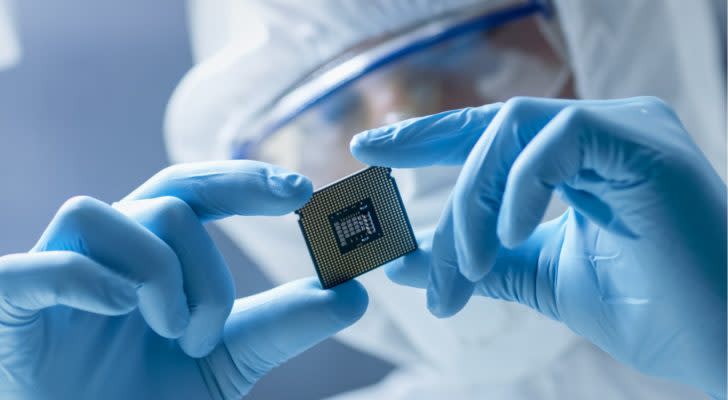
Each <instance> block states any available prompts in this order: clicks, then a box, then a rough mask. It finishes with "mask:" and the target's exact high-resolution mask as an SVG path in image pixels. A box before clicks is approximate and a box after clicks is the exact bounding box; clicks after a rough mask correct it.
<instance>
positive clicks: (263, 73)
mask: <svg viewBox="0 0 728 400" xmlns="http://www.w3.org/2000/svg"><path fill="white" fill-rule="evenodd" d="M721 7H724V3H719V2H712V3H711V2H707V1H706V2H701V3H695V4H689V5H688V4H682V3H679V2H673V3H667V2H664V3H663V2H656V1H654V2H641V3H634V4H630V6H629V7H624V6H622V7H619V8H616V7H614V6H612V5H608V4H603V5H598V4H596V3H583V2H575V1H574V2H570V1H566V0H562V1H555V2H553V7H551V5H550V4H545V3H542V2H529V1H525V2H523V1H472V0H471V1H466V0H463V1H438V2H411V1H389V2H366V3H365V2H356V1H325V0H321V1H317V2H315V4H312V3H307V4H306V5H302V4H298V3H296V2H294V1H279V2H264V1H252V0H251V1H248V2H244V3H243V2H240V3H238V2H226V3H215V4H213V3H211V2H191V3H190V10H191V13H190V15H191V26H192V31H193V45H194V48H195V53H196V55H197V57H198V60H199V64H198V65H197V66H196V67H195V68H194V69H193V70H192V71H190V73H189V74H188V76H187V77H185V79H184V80H183V81H182V82H181V84H180V86H179V88H178V89H177V91H176V92H175V94H174V95H173V97H172V99H171V101H170V105H169V109H168V113H167V123H166V134H167V139H168V143H169V149H170V155H171V157H172V159H173V160H174V161H175V162H186V163H190V164H185V165H180V166H176V167H172V168H170V169H167V170H165V171H163V172H161V173H160V174H158V175H156V176H154V177H152V178H151V179H150V180H149V181H148V182H147V183H145V184H144V185H142V186H141V187H140V188H138V189H137V190H135V191H133V192H132V193H131V194H130V195H128V196H127V197H125V198H124V199H122V200H121V201H119V202H118V203H115V204H113V205H112V206H108V205H106V204H103V203H101V202H98V201H96V200H94V199H90V198H77V199H73V200H71V201H69V202H68V203H67V204H66V205H65V206H64V207H63V208H62V209H61V210H60V211H59V213H58V215H57V216H56V217H55V218H54V220H53V221H52V222H51V224H50V225H49V227H48V229H47V230H46V232H45V233H44V234H43V236H42V237H41V239H40V240H39V242H38V244H37V245H36V246H35V247H34V249H33V251H31V252H30V253H28V254H18V255H11V256H5V257H3V258H2V259H0V261H1V263H2V265H1V267H2V268H1V269H2V272H3V279H2V284H1V285H0V291H2V293H3V303H2V304H1V305H2V307H0V311H2V313H0V318H1V319H2V322H3V327H2V329H1V330H0V343H2V346H0V350H1V351H2V353H0V359H1V360H2V365H3V368H4V371H6V375H5V382H4V383H3V385H2V388H3V390H4V391H6V392H7V393H12V394H14V395H15V396H16V397H31V398H33V397H37V398H44V397H52V396H54V395H55V396H60V397H74V398H78V397H81V398H83V397H88V398H94V397H99V396H101V395H103V396H104V397H111V398H129V397H139V396H141V397H144V396H148V397H153V398H175V397H176V398H179V397H182V398H197V397H203V398H204V397H212V398H234V397H236V396H240V395H243V394H245V393H246V392H247V391H248V390H249V389H250V387H251V385H252V384H253V383H254V382H255V381H256V380H257V379H258V378H259V377H260V376H262V375H263V374H264V373H265V372H267V371H268V370H270V369H271V368H273V367H275V366H276V365H278V364H279V363H281V362H283V361H285V360H286V359H288V358H290V357H292V356H294V355H295V354H297V353H299V352H301V351H303V350H305V349H306V348H308V347H310V346H312V345H314V344H315V343H317V342H319V341H320V340H322V339H324V338H325V337H328V336H329V335H332V334H334V333H335V332H338V331H339V330H341V329H343V328H345V327H346V326H348V325H350V324H351V323H353V322H355V321H356V320H357V319H358V318H359V317H360V316H361V315H362V314H363V312H364V309H365V308H366V306H367V295H366V293H365V292H364V291H363V289H362V288H361V286H359V285H358V284H356V283H355V282H351V283H348V284H346V285H342V286H340V287H338V288H336V289H334V290H331V291H322V290H320V289H319V288H318V287H317V285H316V284H315V283H314V282H311V281H310V280H309V281H306V280H302V281H297V282H295V283H290V284H287V285H284V286H282V287H280V288H277V289H274V290H273V291H270V292H267V293H264V294H261V295H258V296H253V297H251V298H247V299H240V300H238V301H237V302H236V304H235V307H233V299H232V294H231V288H230V277H229V276H228V275H227V274H228V272H227V270H226V268H225V266H224V263H222V262H221V260H220V257H219V255H217V253H216V249H215V247H214V245H212V243H211V242H210V241H209V239H208V238H207V237H206V236H205V234H204V231H203V230H201V228H200V227H201V225H200V224H201V223H203V222H206V221H210V220H218V219H221V218H224V217H229V216H233V215H246V218H226V219H224V220H221V222H220V226H222V228H223V229H224V230H225V231H227V232H228V233H229V234H230V237H231V238H232V239H233V240H234V241H236V243H238V245H239V246H240V247H241V248H242V249H243V250H244V251H245V252H246V253H247V254H250V256H251V257H253V258H254V259H255V261H256V262H257V263H258V264H259V265H260V266H261V268H263V269H264V271H266V272H267V273H268V274H270V276H271V277H272V278H274V279H275V280H277V281H280V282H288V281H291V280H293V279H296V278H299V277H302V276H308V275H310V274H311V271H312V267H311V266H310V265H308V266H306V265H302V263H301V260H306V259H308V258H307V256H306V250H305V244H304V243H303V241H302V238H301V237H300V235H299V233H298V232H297V227H296V223H295V220H292V218H294V217H292V216H290V215H284V216H283V217H279V218H275V219H272V218H270V217H271V216H273V215H280V214H286V213H287V212H289V211H292V210H293V209H295V208H297V207H299V206H300V205H302V204H303V203H304V202H305V201H306V199H307V198H308V196H310V193H311V190H312V188H313V187H320V186H322V185H324V184H326V183H328V182H329V181H331V180H333V179H336V178H339V177H341V176H344V175H346V174H348V173H350V172H353V171H355V170H356V169H358V168H361V167H362V166H363V164H361V163H359V162H357V161H356V160H355V159H354V158H352V157H351V156H350V154H349V143H350V141H351V139H352V137H353V135H354V134H355V133H356V132H359V131H362V130H366V129H371V128H375V127H377V126H379V125H382V124H386V123H393V122H396V121H399V120H402V119H405V118H409V117H415V116H419V115H424V114H429V113H435V112H439V111H444V110H446V109H451V108H456V107H463V106H467V105H480V104H486V103H492V102H498V101H505V100H507V99H510V98H512V97H514V96H524V95H528V96H539V97H575V98H579V99H589V98H599V99H606V98H615V97H626V96H632V95H646V94H649V95H659V96H660V97H662V98H664V99H666V100H667V101H668V102H669V103H671V104H672V105H673V106H674V107H675V109H676V110H677V112H678V114H679V115H680V118H681V119H682V120H683V121H684V122H685V125H686V127H687V130H688V131H689V132H693V134H694V139H695V141H696V142H697V143H698V144H699V145H700V146H701V147H702V148H703V151H704V152H705V154H706V155H707V157H708V158H709V159H710V161H711V162H712V163H713V166H714V168H715V169H717V170H719V171H721V173H722V171H723V168H724V162H725V161H724V158H725V155H724V146H723V145H724V137H723V136H721V135H723V134H724V132H725V126H724V123H725V121H724V119H723V113H724V110H725V95H724V93H723V92H722V90H721V89H720V88H722V87H723V86H724V84H725V57H724V54H723V51H724V48H725V46H724V42H723V40H724V29H725V27H724V25H720V24H721V23H722V22H721V20H719V19H717V18H716V17H715V16H716V15H720V14H717V13H716V12H715V11H716V10H720V8H721ZM222 21H225V22H227V23H222ZM686 21H692V22H691V23H690V24H689V26H690V28H691V29H688V30H685V29H683V27H684V26H683V24H686V23H688V22H686ZM695 21H700V23H695ZM721 29H723V31H721ZM9 48H10V49H11V50H12V46H10V47H9ZM643 49H649V51H643ZM9 54H11V56H10V57H8V58H9V59H12V51H10V52H9ZM648 105H654V104H652V103H650V104H648ZM658 108H659V107H658ZM483 110H486V111H487V110H488V109H487V108H485V109H483ZM476 114H477V113H476ZM463 115H465V116H466V117H467V115H468V114H467V113H465V114H463ZM410 121H414V122H412V123H413V124H419V121H421V120H410ZM457 122H459V123H463V122H464V121H462V120H459V121H457ZM406 124H407V123H405V127H404V128H406ZM480 128H481V129H482V127H480ZM394 129H395V131H398V130H399V129H402V126H399V125H397V126H396V127H395V128H394ZM403 136H406V135H403ZM470 138H471V140H475V139H473V136H470ZM357 140H359V141H361V139H357ZM356 143H357V142H356V141H355V144H356ZM470 144H472V143H470ZM355 148H356V146H355ZM461 150H462V149H461ZM403 155H406V154H403ZM230 158H236V159H240V158H243V159H257V160H260V161H265V162H270V163H274V164H279V165H283V166H284V167H286V168H288V169H283V168H280V167H273V166H271V165H270V164H266V163H260V162H255V161H221V160H229V159H230ZM403 159H407V157H403ZM706 165H707V164H706ZM291 170H293V171H298V172H301V173H302V174H303V175H306V176H308V177H310V178H311V181H312V182H313V185H312V182H311V181H309V179H308V178H306V177H305V176H302V175H299V174H298V173H295V172H291ZM398 173H399V174H400V175H399V177H398V180H399V182H400V184H401V187H402V194H403V197H404V202H405V204H406V205H407V208H408V210H409V213H410V216H411V219H412V222H413V225H414V226H415V228H416V229H417V230H418V231H420V232H423V231H427V230H431V229H432V228H433V227H434V226H435V225H437V223H438V219H439V217H440V214H441V213H442V210H443V209H445V207H446V201H447V198H448V196H449V195H450V192H451V191H452V190H453V187H454V185H455V181H456V179H458V176H459V174H460V170H459V168H457V167H430V168H425V169H407V170H403V171H399V172H398ZM723 191H724V189H723ZM561 211H563V205H559V204H555V205H553V206H552V210H551V211H549V212H548V213H547V216H554V215H557V214H558V213H560V212H561ZM254 215H260V217H255V216H254ZM466 239H467V238H466ZM149 265H153V266H155V268H151V269H145V268H141V267H142V266H149ZM723 279H725V275H723ZM361 281H362V283H364V285H365V286H366V287H367V288H368V289H369V292H370V293H371V301H370V304H369V312H368V313H367V314H366V315H365V316H364V317H363V318H362V319H361V320H360V322H359V324H358V325H357V327H356V328H355V329H350V330H346V331H343V332H342V333H341V334H340V335H339V336H338V337H339V339H340V340H342V341H344V342H346V343H348V344H351V345H352V346H354V347H356V348H359V349H362V350H364V351H366V352H369V353H371V354H374V355H376V356H378V357H382V358H384V359H387V360H389V361H391V362H393V363H395V364H397V365H398V369H397V370H396V371H395V372H394V373H392V374H391V375H390V376H388V377H387V378H386V379H385V380H384V381H382V382H381V383H379V384H377V385H374V386H372V387H368V388H365V389H362V390H359V391H357V392H352V393H346V394H342V395H340V396H337V398H341V399H349V398H350V399H356V398H380V397H381V398H392V399H410V398H418V399H419V398H449V397H456V398H463V399H467V398H482V397H493V398H532V397H538V398H583V397H594V396H595V394H596V395H597V396H599V397H603V398H631V397H635V398H700V397H701V396H702V394H701V392H700V391H697V390H696V389H694V388H688V387H685V386H682V385H679V384H675V383H670V382H666V381H663V380H659V379H656V378H650V377H647V376H645V375H641V374H640V373H638V372H636V371H634V370H632V369H630V367H628V366H625V365H623V364H620V363H618V362H617V361H615V360H613V359H612V358H611V357H610V356H608V355H606V354H605V353H603V352H602V351H601V350H599V349H598V348H597V347H595V346H594V345H592V344H590V343H589V342H588V341H586V340H584V339H581V338H579V337H578V336H576V335H574V334H573V333H571V332H570V331H569V330H568V329H567V328H565V327H564V326H562V325H560V324H558V323H557V322H555V321H552V320H549V319H547V318H545V317H543V316H541V315H539V314H537V313H534V312H532V311H531V310H528V309H527V308H525V307H522V306H520V305H517V304H513V303H507V302H500V301H497V300H494V299H488V298H485V297H476V298H473V299H472V300H470V301H469V304H468V305H467V307H465V308H464V309H463V310H462V312H460V313H458V314H457V315H455V316H454V317H452V318H449V319H436V318H434V317H433V316H432V315H430V314H429V313H428V311H427V310H426V309H425V308H424V307H422V292H420V291H415V290H412V289H409V288H406V287H400V286H397V285H396V284H394V283H392V282H390V281H389V280H388V279H387V277H386V276H385V275H384V274H383V271H376V272H374V273H371V274H368V275H366V276H364V277H362V278H361ZM723 297H725V287H724V286H723ZM724 300H725V299H724ZM231 309H232V311H233V312H232V314H230V310H231ZM130 311H131V312H130ZM455 311H457V310H455ZM443 314H445V313H443ZM450 314H451V313H450ZM119 315H122V316H119ZM441 316H442V315H441ZM724 321H725V317H724V316H723V322H724ZM682 322H685V321H682ZM718 322H720V318H718ZM723 325H724V323H723ZM221 338H222V341H220V340H221ZM723 349H724V348H723ZM91 350H93V351H91ZM89 365H93V366H94V369H93V371H89V369H88V366H89ZM41 366H42V367H41ZM686 367H687V369H690V368H691V367H694V366H691V365H688V364H686ZM724 369H725V367H724V366H723V370H724ZM91 372H92V373H91ZM110 377H113V378H110ZM688 383H695V382H688ZM699 383H700V382H699ZM699 383H698V384H694V385H693V386H695V387H699V388H700V389H703V390H705V391H709V392H711V394H713V395H714V396H718V397H720V396H721V394H720V393H719V392H716V391H711V390H708V389H714V388H712V387H711V388H708V389H706V388H705V387H703V386H702V385H701V384H699ZM724 385H725V383H724V382H723V386H724ZM79 388H83V389H82V391H81V393H78V392H76V393H74V394H71V393H73V392H74V391H76V390H79Z"/></svg>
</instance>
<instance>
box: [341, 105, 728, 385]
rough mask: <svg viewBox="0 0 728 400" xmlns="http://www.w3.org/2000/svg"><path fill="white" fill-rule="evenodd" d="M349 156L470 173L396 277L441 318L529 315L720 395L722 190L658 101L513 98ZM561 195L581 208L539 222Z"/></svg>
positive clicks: (367, 141)
mask: <svg viewBox="0 0 728 400" xmlns="http://www.w3.org/2000/svg"><path fill="white" fill-rule="evenodd" d="M352 152H353V153H354V155H355V156H356V157H357V158H358V159H359V160H361V161H363V162H365V163H368V164H372V165H385V166H390V167H395V168H396V167H422V166H428V165H433V164H463V168H462V171H461V173H460V176H459V177H458V180H457V182H456V183H455V186H454V188H453V191H452V193H451V195H450V199H449V202H448V204H447V205H446V207H445V209H444V211H443V213H442V215H441V217H440V221H439V223H438V226H437V229H436V230H435V232H434V234H433V233H432V232H430V233H422V234H421V236H420V239H421V240H420V249H419V251H417V252H414V253H411V254H409V255H407V256H405V257H403V258H400V259H397V260H395V261H393V262H392V263H390V265H389V266H388V267H387V272H388V274H389V276H390V277H391V278H392V280H394V281H395V282H398V283H402V284H405V285H410V286H415V287H427V301H428V306H429V308H430V310H431V311H432V312H433V314H435V315H437V316H440V317H446V316H450V315H452V314H454V313H456V312H458V311H459V310H460V308H462V307H463V306H465V304H466V302H467V301H468V299H469V298H470V297H471V295H473V294H478V295H484V296H489V297H493V298H498V299H505V300H509V301H515V302H519V303H522V304H524V305H527V306H529V307H531V308H533V309H535V310H537V311H539V312H541V313H543V314H545V315H547V316H548V317H550V318H553V319H556V320H558V321H561V322H563V323H564V324H566V325H567V326H568V327H569V328H571V329H572V330H573V331H575V332H576V333H578V334H580V335H581V336H583V337H585V338H587V339H588V340H590V341H592V342H593V343H595V344H596V345H598V346H599V347H600V348H602V349H603V350H604V351H606V352H607V353H609V354H610V355H612V356H613V357H615V358H616V359H617V360H620V361H622V362H624V363H626V364H629V365H631V366H633V367H635V368H637V369H639V370H640V371H643V372H645V373H648V374H651V375H657V376H661V377H665V378H669V379H672V380H676V381H680V382H683V383H687V384H689V385H692V386H695V387H697V388H699V389H701V390H704V391H705V392H707V393H709V394H711V395H713V396H717V397H720V398H725V390H726V358H725V354H726V309H725V302H726V258H725V257H726V225H725V223H726V186H725V183H723V182H722V181H721V179H720V177H719V176H718V175H717V174H716V172H715V171H714V170H713V169H712V168H711V166H710V164H709V163H708V161H707V160H706V159H705V157H704V156H703V154H702V153H701V152H700V150H699V149H698V148H697V146H695V144H694V143H693V142H692V140H691V138H690V136H689V134H688V133H687V132H686V131H685V129H684V128H683V126H682V124H681V123H680V120H679V119H678V118H677V116H676V114H675V113H674V112H673V111H672V110H671V109H670V108H669V106H667V105H666V104H665V103H664V102H662V101H661V100H659V99H656V98H652V97H638V98H631V99H623V100H610V101H570V100H554V99H538V98H514V99H511V100H509V101H508V102H506V103H505V104H491V105H486V106H483V107H477V108H469V109H463V110H454V111H449V112H444V113H441V114H437V115H431V116H427V117H422V118H415V119H410V120H407V121H403V122H400V123H397V124H394V125H390V126H387V127H383V128H379V129H374V130H370V131H368V132H366V133H363V134H359V135H357V136H356V137H355V138H354V140H353V142H352ZM553 191H556V192H557V193H559V194H560V195H561V197H562V198H563V199H564V200H565V201H566V202H567V203H569V204H570V205H571V206H572V207H571V209H570V210H569V211H568V212H567V213H565V214H564V215H563V216H562V217H561V218H557V219H555V220H552V221H549V222H546V223H543V224H540V222H541V220H542V218H543V216H544V211H545V209H546V206H547V205H548V203H549V200H550V198H551V194H552V192H553ZM483 318H488V316H487V315H483ZM534 334H537V333H534Z"/></svg>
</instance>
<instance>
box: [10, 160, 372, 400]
mask: <svg viewBox="0 0 728 400" xmlns="http://www.w3.org/2000/svg"><path fill="white" fill-rule="evenodd" d="M311 191H312V187H311V184H310V182H309V181H308V179H306V178H304V177H302V176H300V175H298V174H295V173H292V172H288V171H285V170H282V169H280V168H276V167H272V166H269V165H266V164H263V163H258V162H252V161H227V162H217V163H205V164H189V165H178V166H174V167H170V168H168V169H166V170H164V171H162V172H161V173H159V174H157V175H156V176H154V177H153V178H152V179H150V180H149V181H148V182H146V183H145V184H144V185H142V186H141V187H140V188H138V189H137V190H136V191H134V192H133V193H131V194H130V195H129V196H128V197H127V198H125V199H124V200H122V201H121V202H119V203H116V204H114V205H113V206H109V205H106V204H104V203H102V202H101V201H98V200H94V199H92V198H88V197H79V198H74V199H71V200H69V201H68V202H67V203H66V204H65V205H64V206H63V207H62V208H61V209H60V211H59V212H58V214H57V215H56V216H55V218H54V219H53V221H52V222H51V223H50V225H49V226H48V228H47V229H46V231H45V232H44V233H43V236H42V237H41V239H40V241H39V242H38V244H37V245H36V246H35V247H34V248H33V249H32V250H31V252H29V253H27V254H16V255H8V256H5V257H2V258H0V366H2V372H3V373H2V375H0V397H2V398H33V399H51V398H54V399H207V398H214V399H222V398H224V399H233V398H236V399H237V398H240V396H242V395H244V394H245V393H247V392H248V391H249V390H250V388H251V386H252V385H253V384H254V383H255V382H256V381H257V380H258V379H259V378H260V377H261V376H262V375H264V374H265V373H266V372H268V371H269V370H270V369H272V368H274V367H275V366H277V365H279V364H280V363H282V362H284V361H286V360H288V359H289V358H291V357H293V356H295V355H297V354H299V353H301V352H302V351H304V350H306V349H308V348H309V347H311V346H313V345H314V344H316V343H318V342H320V341H321V340H323V339H325V338H327V337H328V336H330V335H332V334H334V333H336V332H338V331H339V330H341V329H343V328H345V327H347V326H348V325H350V324H352V323H353V322H354V321H356V320H357V319H358V318H359V317H360V316H361V315H362V313H363V312H364V310H365V309H366V306H367V295H366V292H365V291H364V289H363V288H362V286H361V285H359V284H358V283H356V282H350V283H347V284H343V285H340V286H338V287H336V288H334V289H331V290H322V289H321V288H320V286H319V284H318V282H317V281H316V280H314V279H307V280H302V281H297V282H293V283H290V284H287V285H283V286H281V287H278V288H275V289H273V290H270V291H267V292H264V293H261V294H258V295H255V296H251V297H248V298H243V299H239V300H237V301H235V304H234V306H233V299H234V288H233V286H232V281H231V277H230V273H229V271H228V269H227V267H226V266H225V263H224V261H223V259H222V257H221V255H220V254H219V253H218V251H217V249H216V248H215V246H214V244H213V242H212V240H211V239H210V237H208V235H207V233H206V231H205V229H204V227H203V225H202V222H204V221H209V220H212V219H217V218H223V217H227V216H230V215H280V214H284V213H287V212H289V211H291V210H294V209H296V208H298V207H300V206H302V205H303V204H304V203H305V202H306V201H307V199H308V198H309V197H310V195H311ZM231 308H232V313H231ZM221 339H222V340H221Z"/></svg>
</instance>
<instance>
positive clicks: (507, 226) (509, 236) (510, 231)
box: [496, 217, 528, 250]
mask: <svg viewBox="0 0 728 400" xmlns="http://www.w3.org/2000/svg"><path fill="white" fill-rule="evenodd" d="M496 233H497V235H498V240H499V241H500V244H501V246H503V247H506V248H508V249H511V250H512V249H514V248H516V247H518V246H519V245H520V244H521V243H523V241H524V240H526V238H527V237H528V234H525V235H524V234H523V233H520V234H519V233H518V230H517V229H514V228H513V226H512V223H511V221H509V219H508V218H502V217H499V218H498V226H497V227H496Z"/></svg>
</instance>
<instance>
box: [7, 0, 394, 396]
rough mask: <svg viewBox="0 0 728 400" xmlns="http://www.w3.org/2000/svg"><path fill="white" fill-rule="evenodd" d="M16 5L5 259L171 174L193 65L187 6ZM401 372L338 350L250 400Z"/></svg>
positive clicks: (249, 282) (300, 362) (269, 380)
mask: <svg viewBox="0 0 728 400" xmlns="http://www.w3.org/2000/svg"><path fill="white" fill-rule="evenodd" d="M16 4H17V6H18V7H17V10H16V11H17V17H18V23H19V30H20V32H19V34H20V39H21V43H22V46H23V60H22V62H21V64H20V65H18V66H16V67H15V68H13V69H10V70H6V71H0V184H2V196H1V197H0V227H1V228H0V254H6V253H11V252H21V251H26V250H27V249H29V248H30V247H31V246H32V245H33V243H34V242H35V240H36V239H37V238H38V236H39V235H40V234H41V232H42V230H43V228H44V227H45V225H46V224H47V223H48V221H49V220H50V219H51V218H52V216H53V214H54V212H55V210H56V209H57V208H58V207H59V206H60V205H61V204H62V203H63V201H64V200H65V199H67V198H68V197H71V196H74V195H78V194H85V195H90V196H93V197H96V198H99V199H102V200H104V201H107V202H112V201H114V200H116V199H119V198H120V197H122V196H124V195H125V194H126V193H128V192H129V191H130V190H132V189H133V188H134V187H135V186H137V185H138V184H140V183H141V182H143V181H144V180H145V179H146V178H147V177H149V176H151V175H152V174H153V173H154V172H156V171H158V170H159V169H161V168H163V167H164V166H165V165H166V164H167V160H166V156H165V152H164V143H163V140H162V134H161V127H162V117H163V113H164V108H165V104H166V102H167V99H168V98H169V95H170V94H171V92H172V90H173V89H174V87H175V85H176V83H177V82H178V81H179V79H180V78H181V77H182V76H183V75H184V73H185V72H186V71H187V70H188V69H189V68H190V66H191V62H192V60H191V55H190V50H189V44H188V37H187V32H186V15H185V9H184V2H183V1H179V0H155V1H143V0H132V1H122V2H120V1H112V0H104V1H88V0H85V1H83V0H63V1H41V0H22V1H18V2H17V3H16ZM212 233H213V236H214V237H215V239H216V240H217V242H218V243H219V244H220V247H221V249H222V250H223V252H224V254H225V256H226V258H227V260H228V263H229V265H230V267H231V268H234V269H236V270H239V271H243V273H241V274H238V276H240V277H241V279H239V282H237V284H238V290H239V296H241V295H245V294H250V293H254V292H257V291H260V290H263V289H265V288H267V287H270V283H269V282H268V281H267V280H266V279H265V278H264V277H263V276H262V275H261V274H260V273H259V272H258V271H257V270H256V269H255V267H254V266H252V265H250V263H249V262H248V261H247V260H246V259H245V256H244V255H242V254H240V253H239V252H238V250H237V249H235V248H234V247H233V246H232V244H231V243H230V242H229V241H227V240H226V239H225V238H224V236H223V235H221V234H220V233H219V232H216V231H215V230H214V229H212ZM312 366H315V368H311V367H312ZM89 368H93V366H92V365H90V366H89ZM389 368H390V367H389V366H388V365H387V364H385V363H383V362H381V361H378V360H375V359H372V358H370V357H367V356H364V355H362V354H359V353H357V352H355V351H353V350H351V349H349V348H347V347H345V346H343V345H341V344H339V343H337V342H334V341H331V340H329V341H327V342H325V343H324V344H322V345H320V346H318V347H316V348H315V349H313V350H311V351H309V352H307V353H305V354H304V355H302V356H301V357H298V358H297V359H295V360H293V361H292V362H290V363H288V364H286V365H285V366H283V367H280V368H278V369H277V370H275V371H274V372H273V373H272V374H270V375H269V376H267V377H266V378H264V379H263V380H262V381H261V382H260V383H259V384H258V385H257V386H256V388H255V389H254V390H253V392H252V393H251V395H250V396H249V398H251V399H280V398H290V395H291V393H295V394H296V395H295V397H296V398H297V399H319V398H322V397H325V396H326V395H330V394H333V393H337V392H340V391H343V390H347V389H351V388H355V387H358V386H362V385H366V384H368V383H370V382H374V381H376V380H378V379H380V378H381V377H382V376H383V375H384V374H386V372H387V371H388V370H389Z"/></svg>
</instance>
